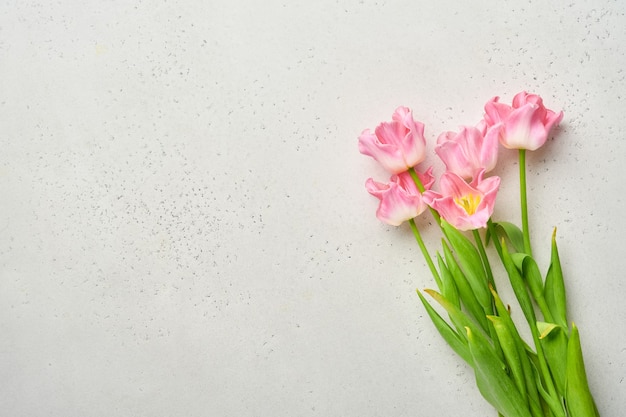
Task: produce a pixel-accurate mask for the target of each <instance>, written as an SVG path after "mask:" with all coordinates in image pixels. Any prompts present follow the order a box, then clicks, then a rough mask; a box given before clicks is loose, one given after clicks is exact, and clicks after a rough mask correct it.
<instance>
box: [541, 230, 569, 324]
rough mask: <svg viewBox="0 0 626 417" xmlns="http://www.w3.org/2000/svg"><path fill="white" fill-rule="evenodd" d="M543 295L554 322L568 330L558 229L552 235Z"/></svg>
mask: <svg viewBox="0 0 626 417" xmlns="http://www.w3.org/2000/svg"><path fill="white" fill-rule="evenodd" d="M543 293H544V297H545V300H546V304H547V305H548V308H549V309H550V312H551V313H552V317H553V319H554V320H553V321H554V322H555V323H557V324H558V325H560V326H561V327H563V329H567V307H566V302H565V283H564V280H563V271H562V269H561V260H560V258H559V250H558V249H557V246H556V228H555V229H554V232H553V233H552V255H551V259H550V268H549V269H548V274H547V275H546V283H545V287H544V290H543Z"/></svg>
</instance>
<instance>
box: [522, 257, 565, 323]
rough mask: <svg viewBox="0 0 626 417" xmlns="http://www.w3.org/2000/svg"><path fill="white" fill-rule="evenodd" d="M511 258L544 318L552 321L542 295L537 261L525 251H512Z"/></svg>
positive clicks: (541, 280)
mask: <svg viewBox="0 0 626 417" xmlns="http://www.w3.org/2000/svg"><path fill="white" fill-rule="evenodd" d="M511 259H513V263H515V266H516V267H517V269H518V270H519V271H520V272H521V274H522V276H523V277H524V281H525V282H526V285H528V289H529V290H530V293H531V294H532V296H533V298H534V299H535V302H536V303H537V305H538V306H539V309H540V310H541V313H542V314H543V318H544V320H545V321H549V322H553V321H554V319H553V318H552V312H551V311H550V308H549V307H548V304H547V303H546V299H545V297H544V295H543V294H544V287H543V279H542V278H541V272H540V271H539V267H538V266H537V262H536V261H535V260H534V259H533V257H532V256H530V255H527V254H525V253H514V254H512V255H511Z"/></svg>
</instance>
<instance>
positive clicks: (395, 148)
mask: <svg viewBox="0 0 626 417" xmlns="http://www.w3.org/2000/svg"><path fill="white" fill-rule="evenodd" d="M425 149H426V139H424V125H423V124H422V123H420V122H417V121H415V120H414V119H413V114H412V113H411V110H409V109H408V108H407V107H398V108H397V109H396V111H395V112H394V114H393V116H392V121H391V122H383V123H381V124H380V125H378V127H377V128H376V129H375V130H374V133H371V131H370V130H369V129H365V130H364V131H363V132H362V133H361V135H360V136H359V151H360V152H361V153H362V154H364V155H368V156H371V157H372V158H374V159H375V160H377V161H378V162H379V163H380V164H381V165H382V166H383V167H384V168H385V169H386V170H387V171H389V172H391V173H393V174H398V173H400V172H403V171H406V170H408V169H409V168H412V167H414V166H415V165H417V164H419V163H420V162H422V161H423V160H424V157H425Z"/></svg>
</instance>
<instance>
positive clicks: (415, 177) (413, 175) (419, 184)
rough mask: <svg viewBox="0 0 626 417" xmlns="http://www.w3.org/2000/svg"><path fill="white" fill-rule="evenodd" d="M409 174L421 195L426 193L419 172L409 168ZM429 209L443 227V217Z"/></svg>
mask: <svg viewBox="0 0 626 417" xmlns="http://www.w3.org/2000/svg"><path fill="white" fill-rule="evenodd" d="M409 174H410V175H411V178H413V182H415V185H416V186H417V189H418V190H419V192H420V193H421V194H424V191H426V189H425V188H424V184H422V181H421V180H420V177H419V176H418V175H417V172H415V168H409ZM428 208H429V209H430V213H431V214H432V215H433V218H434V219H435V221H436V222H437V224H438V225H439V226H441V217H440V216H439V213H437V210H435V209H434V208H432V207H428Z"/></svg>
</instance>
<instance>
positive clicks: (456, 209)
mask: <svg viewBox="0 0 626 417" xmlns="http://www.w3.org/2000/svg"><path fill="white" fill-rule="evenodd" d="M484 173H485V170H484V169H483V170H481V171H479V172H478V174H477V175H476V177H474V179H473V180H472V182H471V183H469V184H468V183H466V182H465V181H464V180H463V178H461V177H460V176H458V175H457V174H455V173H452V172H446V173H444V174H443V175H442V176H441V179H440V180H439V186H440V188H441V193H437V192H435V191H426V192H425V193H424V195H423V198H424V201H425V202H426V204H428V205H429V206H431V207H432V208H433V209H435V210H437V211H438V212H439V215H440V216H441V217H443V218H444V219H445V220H446V221H447V222H448V223H450V224H451V225H452V226H454V227H455V228H457V229H459V230H474V229H478V228H481V227H486V226H487V221H488V220H489V218H490V217H491V215H492V214H493V208H494V205H495V201H496V194H497V193H498V187H499V186H500V177H495V176H494V177H489V178H485V179H483V174H484Z"/></svg>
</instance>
